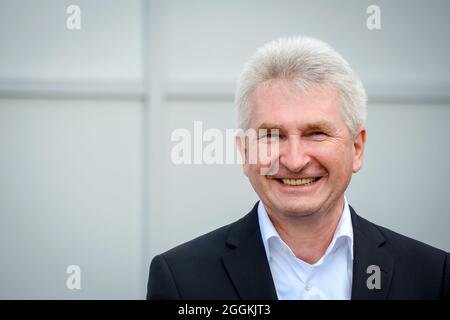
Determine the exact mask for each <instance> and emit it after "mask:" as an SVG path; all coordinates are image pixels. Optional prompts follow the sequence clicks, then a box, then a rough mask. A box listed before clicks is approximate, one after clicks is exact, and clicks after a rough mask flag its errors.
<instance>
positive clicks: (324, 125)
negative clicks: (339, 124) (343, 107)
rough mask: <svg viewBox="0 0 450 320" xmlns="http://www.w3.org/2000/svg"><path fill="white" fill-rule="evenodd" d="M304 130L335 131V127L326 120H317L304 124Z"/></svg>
mask: <svg viewBox="0 0 450 320" xmlns="http://www.w3.org/2000/svg"><path fill="white" fill-rule="evenodd" d="M306 130H324V131H335V130H336V128H335V126H334V125H333V124H332V123H329V122H327V121H317V122H312V123H308V124H306V126H305V131H306Z"/></svg>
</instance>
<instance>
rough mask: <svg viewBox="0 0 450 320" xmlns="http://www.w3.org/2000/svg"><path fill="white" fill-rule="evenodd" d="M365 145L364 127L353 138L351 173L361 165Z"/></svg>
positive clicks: (356, 170)
mask: <svg viewBox="0 0 450 320" xmlns="http://www.w3.org/2000/svg"><path fill="white" fill-rule="evenodd" d="M365 146H366V128H361V129H359V132H358V134H357V135H356V137H355V138H354V140H353V151H354V154H353V173H356V172H358V171H359V170H360V169H361V167H362V164H363V158H364V148H365Z"/></svg>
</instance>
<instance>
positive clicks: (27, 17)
mask: <svg viewBox="0 0 450 320" xmlns="http://www.w3.org/2000/svg"><path fill="white" fill-rule="evenodd" d="M69 5H78V6H79V7H80V9H81V29H80V30H69V29H67V27H66V20H67V18H68V17H69V14H67V13H66V9H67V7H68V6H69ZM141 10H142V7H141V1H139V0H131V1H126V2H124V1H120V0H95V1H90V0H77V1H68V0H65V1H55V0H41V1H30V0H14V1H11V0H1V1H0V47H1V50H0V80H1V81H16V82H23V81H29V82H35V81H47V82H71V81H75V82H80V81H90V82H99V81H106V82H114V81H119V82H135V83H138V82H139V81H140V80H141V78H142V76H141V74H142V61H141V59H142V57H141V52H142V18H141V17H142V11H141Z"/></svg>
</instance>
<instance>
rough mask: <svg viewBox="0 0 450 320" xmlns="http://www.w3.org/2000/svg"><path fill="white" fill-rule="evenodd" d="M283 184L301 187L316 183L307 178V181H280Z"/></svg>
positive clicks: (314, 179) (313, 179) (312, 179)
mask: <svg viewBox="0 0 450 320" xmlns="http://www.w3.org/2000/svg"><path fill="white" fill-rule="evenodd" d="M281 180H282V181H283V183H284V184H288V185H290V186H303V185H307V184H311V183H313V182H314V181H316V178H308V179H281Z"/></svg>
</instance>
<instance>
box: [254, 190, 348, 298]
mask: <svg viewBox="0 0 450 320" xmlns="http://www.w3.org/2000/svg"><path fill="white" fill-rule="evenodd" d="M344 200H345V203H344V209H343V212H342V215H341V218H340V219H339V223H338V225H337V227H336V231H335V233H334V236H333V239H332V240H331V243H330V245H329V246H328V248H327V250H326V251H325V254H324V255H323V256H322V257H321V258H320V259H319V261H317V262H316V263H315V264H309V263H307V262H305V261H303V260H301V259H299V258H297V257H296V256H295V255H294V253H293V252H292V250H291V249H290V248H289V247H288V245H287V244H286V243H285V242H284V241H283V240H282V239H281V238H280V235H279V234H278V232H277V230H276V229H275V227H274V226H273V224H272V221H271V220H270V219H269V216H268V215H267V212H266V209H265V208H264V205H263V203H262V201H259V205H258V221H259V226H260V230H261V236H262V240H263V243H264V248H265V250H266V255H267V260H268V261H269V266H270V270H271V273H272V277H273V280H274V284H275V288H276V291H277V296H278V299H280V300H322V299H330V300H349V299H350V298H351V288H352V274H353V227H352V221H351V216H350V209H349V206H348V203H347V199H346V198H345V197H344Z"/></svg>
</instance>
